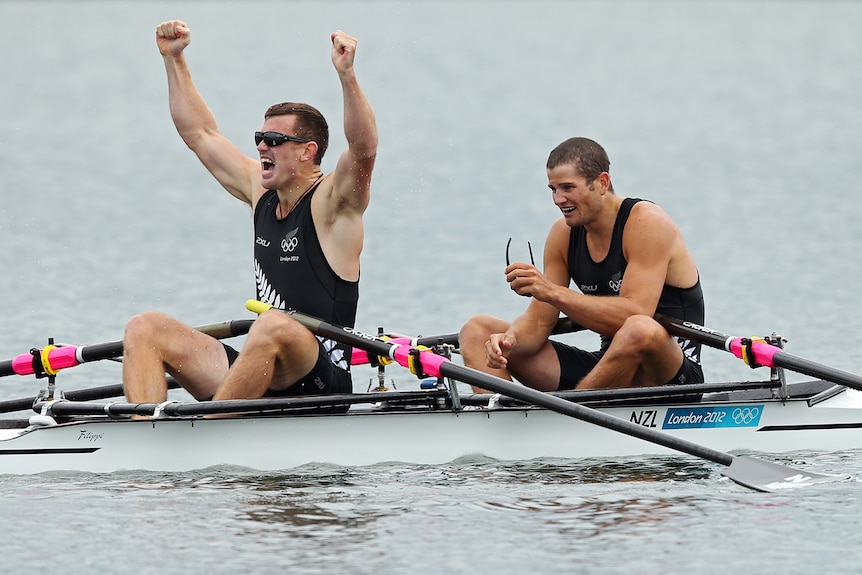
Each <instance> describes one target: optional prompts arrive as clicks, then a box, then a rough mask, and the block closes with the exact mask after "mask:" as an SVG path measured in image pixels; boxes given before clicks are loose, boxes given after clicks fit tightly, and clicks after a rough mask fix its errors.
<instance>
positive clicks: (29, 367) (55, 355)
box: [0, 319, 254, 377]
mask: <svg viewBox="0 0 862 575" xmlns="http://www.w3.org/2000/svg"><path fill="white" fill-rule="evenodd" d="M253 322H254V320H251V319H235V320H231V321H224V322H220V323H211V324H208V325H202V326H199V327H196V328H194V329H196V330H197V331H199V332H201V333H205V334H207V335H210V336H212V337H214V338H217V339H224V338H228V337H234V336H238V335H243V334H245V333H247V332H248V330H249V329H250V328H251V324H252V323H253ZM122 354H123V342H122V341H112V342H108V343H96V344H92V345H84V346H74V345H66V346H60V347H56V346H53V345H48V346H46V347H45V348H43V349H34V350H32V351H31V352H30V353H22V354H21V355H19V356H18V357H16V358H15V359H10V360H7V361H3V362H0V377H2V376H5V375H13V374H16V373H17V374H18V375H30V374H33V373H35V374H38V375H40V376H41V375H54V374H55V373H57V372H58V371H59V370H61V369H64V368H67V367H73V366H76V365H80V364H82V363H85V362H89V361H99V360H101V359H111V358H115V357H119V356H121V355H122Z"/></svg>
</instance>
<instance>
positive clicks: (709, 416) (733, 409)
mask: <svg viewBox="0 0 862 575" xmlns="http://www.w3.org/2000/svg"><path fill="white" fill-rule="evenodd" d="M762 414H763V406H762V405H731V406H713V407H674V408H670V409H668V410H667V413H666V414H665V417H664V422H663V423H662V425H661V428H662V429H700V428H704V427H755V426H757V425H759V424H760V416H761V415H762ZM632 416H634V413H633V414H632Z"/></svg>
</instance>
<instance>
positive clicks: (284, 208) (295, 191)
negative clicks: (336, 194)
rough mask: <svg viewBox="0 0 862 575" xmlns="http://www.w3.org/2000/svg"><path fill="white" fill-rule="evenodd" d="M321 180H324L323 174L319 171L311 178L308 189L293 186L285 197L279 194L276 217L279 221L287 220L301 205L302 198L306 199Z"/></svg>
mask: <svg viewBox="0 0 862 575" xmlns="http://www.w3.org/2000/svg"><path fill="white" fill-rule="evenodd" d="M321 179H323V173H321V172H319V171H318V172H315V173H314V174H312V175H311V176H310V177H309V179H308V181H309V182H310V183H309V184H308V187H305V188H302V187H297V188H294V187H293V186H292V187H291V189H290V190H289V191H288V192H287V194H285V195H282V193H281V192H278V207H277V208H276V210H275V217H276V218H278V219H279V220H282V219H284V218H286V217H287V215H288V214H289V213H290V212H292V211H293V210H294V209H295V208H296V206H297V205H299V202H301V201H302V198H304V197H305V196H306V195H307V194H308V192H310V191H311V190H312V188H314V186H315V185H316V184H317V182H319V181H320V180H321Z"/></svg>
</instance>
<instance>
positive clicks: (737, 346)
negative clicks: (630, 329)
mask: <svg viewBox="0 0 862 575" xmlns="http://www.w3.org/2000/svg"><path fill="white" fill-rule="evenodd" d="M655 318H656V321H658V322H659V323H660V324H661V325H662V326H664V328H665V329H666V330H667V331H668V333H670V334H671V335H676V336H679V337H684V338H687V339H690V340H692V341H697V342H700V343H702V344H704V345H708V346H710V347H714V348H716V349H722V350H724V351H729V352H730V353H732V354H733V355H735V356H736V357H738V358H740V359H742V360H743V361H745V362H746V363H747V364H749V365H750V366H751V367H783V368H785V369H789V370H790V371H795V372H797V373H801V374H803V375H809V376H811V377H817V378H819V379H825V380H826V381H831V382H833V383H838V384H841V385H844V386H847V387H852V388H853V389H860V390H862V376H858V375H855V374H853V373H849V372H846V371H842V370H840V369H836V368H834V367H829V366H828V365H823V364H821V363H817V362H815V361H811V360H808V359H805V358H802V357H799V356H796V355H793V354H792V353H787V352H786V351H784V350H782V349H781V348H780V347H778V346H777V345H772V344H770V343H767V342H766V341H764V340H762V339H758V338H746V337H739V336H732V335H726V334H723V333H721V332H719V331H715V330H714V329H710V328H708V327H704V326H702V325H698V324H696V323H691V322H689V321H682V320H679V319H676V318H672V317H668V316H665V315H661V314H656V316H655Z"/></svg>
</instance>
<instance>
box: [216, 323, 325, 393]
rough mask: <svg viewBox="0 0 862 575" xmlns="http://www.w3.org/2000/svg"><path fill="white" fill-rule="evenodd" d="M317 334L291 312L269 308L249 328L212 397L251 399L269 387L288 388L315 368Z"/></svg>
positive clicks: (317, 353) (318, 351)
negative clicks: (290, 313) (286, 312)
mask: <svg viewBox="0 0 862 575" xmlns="http://www.w3.org/2000/svg"><path fill="white" fill-rule="evenodd" d="M319 353H320V347H319V343H318V341H317V338H316V337H315V336H314V334H313V333H311V332H310V331H309V330H308V329H307V328H306V327H305V326H303V325H302V324H300V323H299V322H297V321H296V320H294V319H292V318H291V317H290V316H289V315H286V314H285V313H283V312H281V311H279V310H270V311H267V312H265V313H263V314H261V315H260V317H259V318H258V319H257V320H256V321H255V322H254V324H253V325H252V328H251V330H250V331H249V332H248V337H247V338H246V342H245V345H244V346H243V348H242V352H241V353H240V354H239V357H238V358H237V360H236V361H235V362H234V364H233V366H232V367H231V368H230V371H228V373H227V375H226V376H225V378H224V380H223V381H222V383H221V385H220V386H219V388H218V391H217V392H216V393H215V396H214V397H213V399H251V398H257V397H261V396H263V394H264V393H266V390H267V389H270V388H272V389H275V390H281V389H287V388H288V387H290V386H291V385H293V384H294V383H296V382H297V381H299V380H300V379H301V378H302V377H304V376H305V375H306V374H308V372H310V371H311V370H312V369H313V368H314V364H315V363H317V358H318V355H319Z"/></svg>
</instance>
